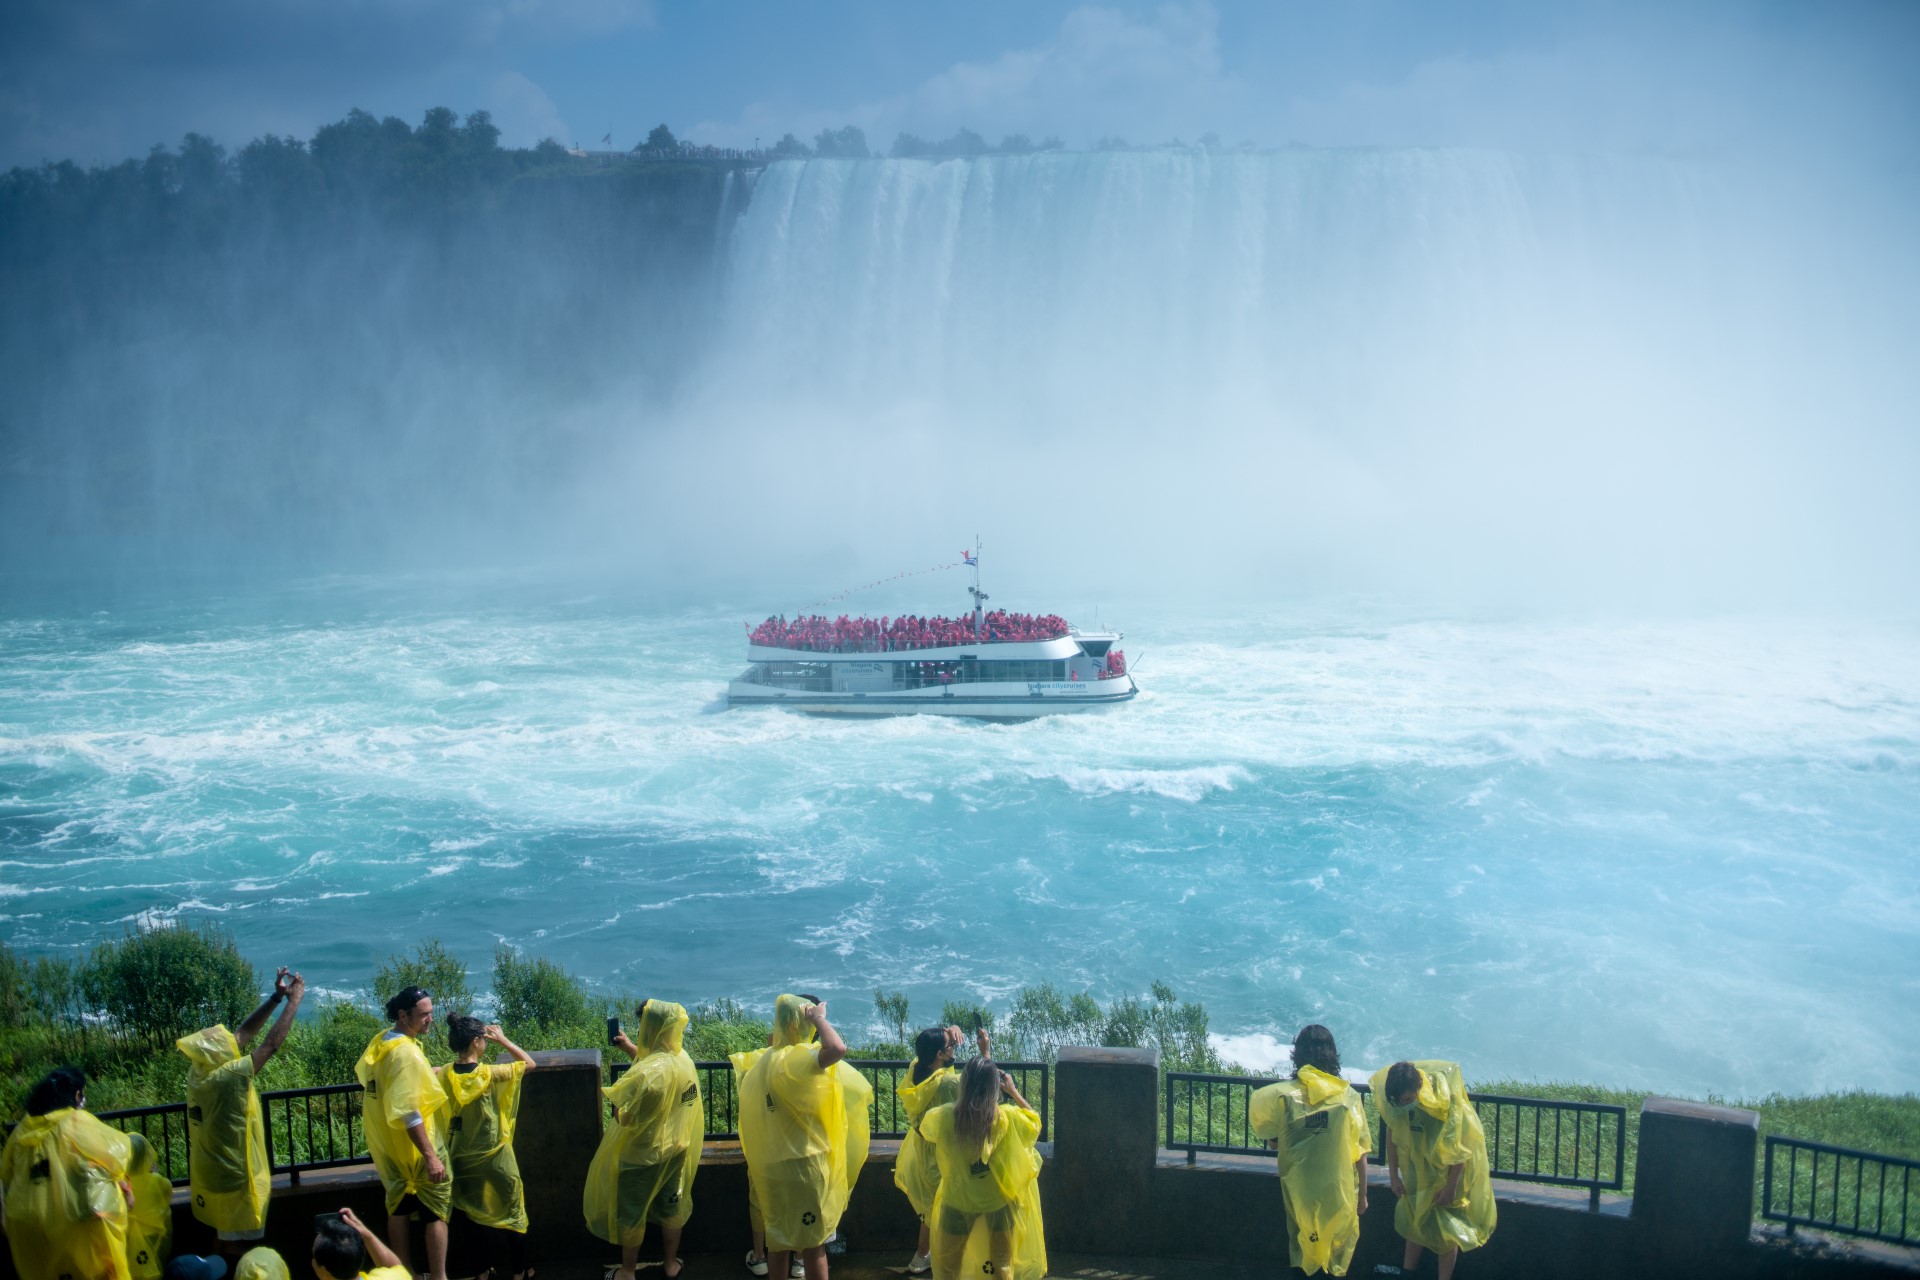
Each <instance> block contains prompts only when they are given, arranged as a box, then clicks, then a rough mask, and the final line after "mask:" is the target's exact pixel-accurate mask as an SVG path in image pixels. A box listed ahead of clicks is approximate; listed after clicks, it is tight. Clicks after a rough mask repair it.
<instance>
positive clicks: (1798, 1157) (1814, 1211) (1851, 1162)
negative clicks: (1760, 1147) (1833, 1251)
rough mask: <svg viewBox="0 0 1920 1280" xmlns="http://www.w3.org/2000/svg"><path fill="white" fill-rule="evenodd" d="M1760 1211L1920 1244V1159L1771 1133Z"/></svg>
mask: <svg viewBox="0 0 1920 1280" xmlns="http://www.w3.org/2000/svg"><path fill="white" fill-rule="evenodd" d="M1760 1216H1761V1217H1762V1218H1766V1219H1769V1220H1771V1221H1774V1222H1784V1223H1786V1224H1787V1234H1788V1235H1792V1234H1793V1232H1794V1229H1795V1228H1796V1227H1813V1228H1815V1229H1817V1230H1820V1231H1832V1232H1837V1233H1838V1234H1841V1235H1849V1236H1861V1237H1864V1238H1865V1239H1868V1240H1884V1241H1888V1242H1890V1243H1893V1244H1920V1160H1907V1159H1903V1158H1901V1157H1899V1156H1883V1155H1876V1154H1874V1153H1873V1152H1871V1151H1855V1150H1853V1149H1852V1148H1850V1147H1835V1146H1829V1145H1828V1144H1826V1143H1824V1142H1806V1141H1803V1140H1801V1139H1799V1138H1780V1137H1768V1139H1767V1150H1766V1162H1765V1166H1764V1168H1763V1171H1762V1173H1761V1176H1760Z"/></svg>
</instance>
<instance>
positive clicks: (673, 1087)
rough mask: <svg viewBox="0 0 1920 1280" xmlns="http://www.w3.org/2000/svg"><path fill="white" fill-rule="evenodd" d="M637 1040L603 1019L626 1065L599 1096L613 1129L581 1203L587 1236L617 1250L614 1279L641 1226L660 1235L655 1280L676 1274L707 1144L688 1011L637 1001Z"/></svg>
mask: <svg viewBox="0 0 1920 1280" xmlns="http://www.w3.org/2000/svg"><path fill="white" fill-rule="evenodd" d="M635 1012H636V1013H637V1014H638V1015H639V1018H640V1040H639V1043H637V1044H636V1043H635V1042H633V1041H631V1040H629V1039H627V1037H626V1036H625V1035H624V1034H622V1033H621V1032H620V1030H619V1023H618V1022H616V1021H613V1020H611V1019H609V1023H610V1025H609V1027H608V1032H609V1034H610V1035H611V1036H612V1037H613V1042H614V1044H615V1045H617V1046H618V1047H620V1048H623V1049H625V1050H626V1051H627V1053H628V1054H629V1055H630V1056H631V1057H632V1058H633V1065H632V1066H631V1067H629V1068H628V1069H627V1072H626V1074H625V1075H623V1076H621V1077H620V1079H619V1080H617V1081H615V1082H614V1085H613V1087H612V1088H610V1089H607V1090H605V1091H604V1092H605V1094H606V1098H607V1101H608V1102H610V1103H612V1104H613V1108H614V1123H613V1124H611V1125H609V1126H607V1128H606V1131H605V1132H604V1133H602V1134H601V1135H600V1147H599V1149H598V1150H597V1151H595V1152H594V1153H593V1163H592V1164H590V1165H588V1166H587V1186H586V1192H585V1194H584V1196H583V1197H582V1206H581V1207H582V1209H583V1210H584V1212H585V1213H586V1218H587V1230H589V1231H591V1232H592V1233H593V1234H594V1235H596V1236H598V1237H600V1239H602V1240H605V1241H606V1242H607V1243H608V1244H616V1245H619V1246H620V1265H619V1266H618V1267H617V1268H615V1270H614V1273H613V1274H614V1275H615V1276H616V1277H618V1280H633V1274H634V1268H635V1267H636V1266H638V1265H639V1261H640V1242H641V1241H642V1240H644V1239H645V1238H646V1234H647V1224H648V1223H652V1224H654V1225H655V1226H657V1227H658V1228H659V1229H660V1247H661V1250H662V1252H663V1254H664V1255H665V1261H664V1262H663V1264H662V1267H661V1270H662V1274H663V1275H664V1276H665V1277H666V1280H675V1277H677V1276H678V1275H679V1274H680V1268H681V1261H680V1232H681V1229H682V1228H683V1227H685V1226H686V1224H687V1219H688V1218H690V1217H692V1216H693V1176H694V1174H696V1173H698V1172H699V1170H700V1151H701V1148H702V1146H703V1145H704V1143H705V1141H706V1132H707V1123H706V1121H707V1116H706V1108H705V1107H703V1106H701V1105H700V1077H699V1075H698V1074H697V1073H696V1072H695V1071H694V1069H693V1059H692V1058H689V1057H688V1056H687V1052H686V1050H685V1049H683V1048H682V1047H681V1040H682V1038H683V1037H684V1036H685V1034H686V1030H687V1011H686V1010H685V1009H684V1008H682V1007H681V1006H680V1005H677V1004H674V1003H673V1002H672V1001H670V1000H643V1001H641V1002H640V1007H639V1008H638V1009H637V1010H636V1011H635Z"/></svg>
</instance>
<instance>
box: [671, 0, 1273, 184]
mask: <svg viewBox="0 0 1920 1280" xmlns="http://www.w3.org/2000/svg"><path fill="white" fill-rule="evenodd" d="M1246 99H1247V93H1246V90H1245V88H1244V86H1242V85H1241V84H1240V82H1239V81H1238V80H1237V79H1236V78H1235V77H1233V76H1232V75H1231V74H1229V73H1228V72H1227V71H1225V70H1224V69H1223V67H1222V65H1221V60H1220V33H1219V16H1218V14H1217V13H1215V11H1214V9H1213V7H1212V6H1211V5H1210V4H1205V3H1196V4H1187V5H1167V6H1165V7H1163V8H1161V9H1159V10H1157V11H1156V12H1155V13H1154V14H1153V16H1152V17H1150V18H1147V19H1144V20H1142V19H1135V18H1132V17H1129V16H1128V15H1126V14H1124V13H1121V12H1119V11H1117V10H1114V9H1109V8H1105V7H1103V6H1099V5H1087V6H1083V7H1081V8H1078V9H1075V10H1073V11H1072V12H1070V13H1068V14H1067V15H1066V17H1065V18H1063V19H1062V20H1061V22H1060V26H1059V28H1058V29H1057V30H1056V31H1055V32H1054V33H1053V35H1052V36H1050V37H1049V38H1048V39H1047V40H1045V41H1043V42H1041V43H1040V44H1037V45H1034V46H1031V47H1028V48H1021V49H1008V50H1006V51H1005V52H1003V53H1001V54H1000V55H999V56H998V57H996V58H993V59H991V60H988V61H983V62H958V63H955V64H953V65H952V66H950V67H948V68H946V69H945V70H943V71H941V72H939V73H938V74H936V75H934V76H931V77H929V78H928V79H927V80H925V81H922V82H921V83H920V84H919V85H917V86H916V87H915V88H914V89H912V90H911V91H909V92H907V93H904V94H900V95H897V96H895V97H891V98H885V99H878V100H870V101H866V102H857V103H844V104H841V105H839V106H836V107H831V108H827V109H822V110H810V111H801V112H793V111H786V110H781V109H779V108H777V107H775V106H773V105H771V104H768V103H764V102H755V103H750V104H749V105H748V106H746V107H745V108H744V109H743V110H742V111H741V113H740V114H739V115H738V116H737V117H735V118H734V119H732V120H707V121H702V122H700V123H699V124H697V125H695V126H693V127H692V129H690V130H689V131H688V133H689V136H691V137H696V138H698V139H699V140H701V141H703V142H713V143H719V144H726V145H745V144H749V143H751V142H752V141H753V139H754V138H755V137H756V136H758V137H759V138H760V139H761V140H762V141H763V142H771V141H772V140H773V139H774V138H776V137H778V136H779V135H780V134H781V133H784V132H787V131H788V130H791V131H793V132H794V133H795V134H797V135H799V136H800V137H801V138H803V139H806V138H811V136H812V135H813V134H814V133H817V132H818V131H819V130H821V129H828V128H836V127H838V126H840V125H843V124H855V125H858V126H860V127H861V128H862V129H863V130H865V131H866V133H867V142H868V145H869V146H872V147H873V148H874V149H875V150H877V151H884V150H885V149H886V147H887V146H888V144H889V143H890V142H891V141H892V138H893V135H894V134H895V133H897V132H899V131H902V130H905V131H908V132H912V133H919V134H923V135H927V136H932V137H944V136H946V135H948V134H950V133H952V132H953V131H954V130H955V129H958V128H961V127H965V128H969V129H973V130H975V131H977V132H979V133H982V134H984V135H986V136H987V137H988V138H989V140H993V139H996V138H998V137H999V136H1000V135H1002V134H1005V133H1014V132H1019V133H1026V134H1029V135H1031V136H1033V137H1035V138H1038V137H1040V136H1042V135H1044V134H1049V133H1053V134H1059V135H1061V136H1062V137H1064V138H1066V139H1067V141H1068V142H1069V143H1074V144H1082V145H1084V144H1085V143H1087V142H1090V141H1092V140H1093V139H1094V138H1095V137H1097V136H1100V135H1103V134H1112V133H1118V134H1122V135H1124V136H1130V137H1131V138H1132V140H1134V141H1136V142H1139V141H1150V142H1160V141H1165V140H1166V139H1167V138H1168V137H1169V136H1172V135H1175V134H1179V135H1183V136H1186V137H1188V138H1191V137H1194V136H1196V135H1198V134H1201V133H1205V132H1207V131H1208V130H1209V129H1222V128H1225V127H1226V124H1227V122H1228V121H1230V120H1231V119H1233V118H1235V117H1240V116H1244V115H1245V114H1246V106H1247V103H1246Z"/></svg>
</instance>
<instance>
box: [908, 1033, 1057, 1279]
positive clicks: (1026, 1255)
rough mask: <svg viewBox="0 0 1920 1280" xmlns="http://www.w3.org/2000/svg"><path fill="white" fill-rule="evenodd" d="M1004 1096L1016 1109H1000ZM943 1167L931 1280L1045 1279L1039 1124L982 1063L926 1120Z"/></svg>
mask: <svg viewBox="0 0 1920 1280" xmlns="http://www.w3.org/2000/svg"><path fill="white" fill-rule="evenodd" d="M1003 1096H1004V1097H1006V1098H1007V1099H1008V1100H1009V1101H1010V1102H1011V1103H1012V1104H1013V1105H1012V1106H1001V1105H1000V1099H1001V1098H1002V1097H1003ZM920 1133H921V1136H922V1137H923V1138H925V1139H926V1141H927V1142H928V1143H929V1144H930V1145H931V1146H932V1147H933V1149H934V1156H935V1159H936V1161H937V1162H938V1164H939V1166H940V1189H939V1191H938V1192H937V1193H936V1194H935V1195H934V1200H933V1222H932V1231H931V1233H930V1234H931V1237H932V1246H933V1276H934V1280H959V1277H960V1276H962V1275H967V1276H973V1275H993V1276H997V1277H999V1278H1000V1280H1041V1277H1043V1276H1045V1275H1046V1274H1047V1238H1046V1229H1045V1227H1044V1225H1043V1223H1042V1221H1041V1217H1040V1183H1039V1177H1040V1153H1039V1152H1038V1151H1036V1150H1035V1149H1034V1144H1035V1143H1036V1142H1038V1141H1039V1138H1040V1117H1039V1115H1038V1113H1036V1112H1035V1111H1034V1109H1033V1107H1032V1106H1031V1105H1030V1104H1029V1103H1028V1102H1027V1100H1026V1099H1025V1098H1023V1097H1021V1096H1020V1090H1019V1089H1017V1088H1015V1087H1014V1083H1013V1077H1012V1076H1010V1075H1008V1074H1007V1073H1006V1072H1004V1071H1002V1070H1000V1068H998V1067H996V1066H995V1065H994V1064H993V1060H992V1059H991V1058H988V1057H986V1056H984V1055H983V1056H981V1057H978V1058H975V1059H973V1060H972V1061H971V1062H969V1063H967V1066H966V1069H965V1070H964V1071H962V1072H961V1073H960V1096H959V1098H958V1099H956V1100H955V1101H953V1102H950V1103H947V1104H945V1105H943V1106H938V1107H935V1108H933V1109H932V1110H931V1111H929V1112H927V1114H926V1115H925V1116H924V1117H922V1118H921V1121H920Z"/></svg>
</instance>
